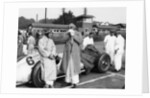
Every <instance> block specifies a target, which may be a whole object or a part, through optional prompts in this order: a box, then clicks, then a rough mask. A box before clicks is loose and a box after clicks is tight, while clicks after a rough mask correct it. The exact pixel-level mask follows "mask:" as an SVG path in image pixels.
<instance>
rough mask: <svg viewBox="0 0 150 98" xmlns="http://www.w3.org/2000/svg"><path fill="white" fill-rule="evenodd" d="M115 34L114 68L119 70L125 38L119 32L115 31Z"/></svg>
mask: <svg viewBox="0 0 150 98" xmlns="http://www.w3.org/2000/svg"><path fill="white" fill-rule="evenodd" d="M115 35H116V43H115V59H114V63H115V70H116V71H119V70H120V69H121V67H122V57H123V54H124V45H125V40H124V38H123V37H122V35H121V34H120V33H119V32H116V33H115Z"/></svg>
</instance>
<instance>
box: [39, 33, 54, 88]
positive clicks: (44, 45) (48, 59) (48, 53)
mask: <svg viewBox="0 0 150 98" xmlns="http://www.w3.org/2000/svg"><path fill="white" fill-rule="evenodd" d="M50 36H51V34H50V33H46V34H45V35H44V36H43V37H42V38H41V39H40V40H39V42H38V49H39V53H40V54H41V63H42V69H43V71H42V74H43V75H42V76H43V79H44V81H45V84H46V85H45V88H51V87H53V84H54V81H55V80H56V75H57V72H56V62H55V58H54V57H55V55H56V46H55V44H54V42H53V40H52V39H51V38H50Z"/></svg>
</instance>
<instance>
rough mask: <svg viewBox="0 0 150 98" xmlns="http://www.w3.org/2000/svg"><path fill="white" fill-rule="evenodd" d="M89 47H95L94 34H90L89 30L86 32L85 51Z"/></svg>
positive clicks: (83, 47)
mask: <svg viewBox="0 0 150 98" xmlns="http://www.w3.org/2000/svg"><path fill="white" fill-rule="evenodd" d="M87 45H94V40H93V32H89V30H88V29H87V30H86V32H85V37H84V39H83V46H82V49H83V50H84V49H85V47H86V46H87Z"/></svg>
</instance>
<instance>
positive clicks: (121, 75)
mask: <svg viewBox="0 0 150 98" xmlns="http://www.w3.org/2000/svg"><path fill="white" fill-rule="evenodd" d="M108 73H110V74H111V73H113V72H110V71H109V72H108ZM113 74H115V75H118V76H120V77H123V78H125V75H123V74H119V73H113Z"/></svg>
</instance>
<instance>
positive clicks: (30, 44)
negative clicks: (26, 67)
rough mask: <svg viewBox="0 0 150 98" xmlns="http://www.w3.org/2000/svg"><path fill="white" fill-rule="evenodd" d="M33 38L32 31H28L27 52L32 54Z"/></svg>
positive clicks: (34, 42)
mask: <svg viewBox="0 0 150 98" xmlns="http://www.w3.org/2000/svg"><path fill="white" fill-rule="evenodd" d="M35 44H36V41H35V38H34V37H33V35H32V33H31V32H30V33H29V37H28V40H27V50H28V54H33V53H34V49H35Z"/></svg>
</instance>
